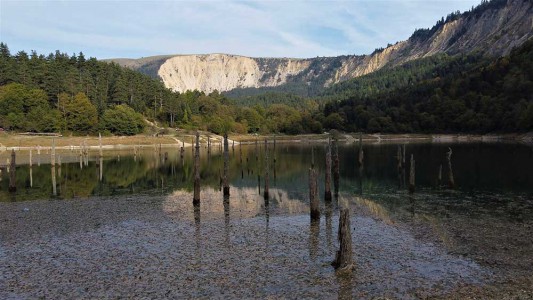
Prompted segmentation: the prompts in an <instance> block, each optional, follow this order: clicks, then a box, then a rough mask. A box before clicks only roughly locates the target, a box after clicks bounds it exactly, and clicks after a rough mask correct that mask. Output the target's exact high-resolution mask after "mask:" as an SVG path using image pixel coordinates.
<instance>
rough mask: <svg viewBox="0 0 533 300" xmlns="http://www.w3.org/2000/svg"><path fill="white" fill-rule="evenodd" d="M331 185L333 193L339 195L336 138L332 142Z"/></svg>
mask: <svg viewBox="0 0 533 300" xmlns="http://www.w3.org/2000/svg"><path fill="white" fill-rule="evenodd" d="M333 147H334V149H333V150H334V152H333V187H334V189H335V195H336V196H337V195H339V177H340V175H339V146H338V140H337V139H335V141H334V143H333Z"/></svg>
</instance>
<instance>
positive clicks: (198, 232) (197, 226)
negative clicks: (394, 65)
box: [193, 201, 202, 261]
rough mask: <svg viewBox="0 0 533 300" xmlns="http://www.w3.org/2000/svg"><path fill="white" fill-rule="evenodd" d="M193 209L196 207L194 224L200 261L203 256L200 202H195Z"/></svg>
mask: <svg viewBox="0 0 533 300" xmlns="http://www.w3.org/2000/svg"><path fill="white" fill-rule="evenodd" d="M193 209H194V225H195V231H194V238H195V239H196V251H197V253H196V258H197V259H198V260H199V261H200V257H201V254H202V253H201V250H202V232H201V231H202V230H201V222H200V202H199V201H198V202H196V203H193Z"/></svg>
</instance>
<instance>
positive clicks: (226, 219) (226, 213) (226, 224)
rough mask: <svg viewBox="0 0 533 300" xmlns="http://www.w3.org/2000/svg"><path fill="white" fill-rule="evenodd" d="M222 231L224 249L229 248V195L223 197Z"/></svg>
mask: <svg viewBox="0 0 533 300" xmlns="http://www.w3.org/2000/svg"><path fill="white" fill-rule="evenodd" d="M223 202H224V230H225V233H226V236H225V243H226V247H229V242H230V239H229V232H230V226H229V225H230V215H229V214H230V211H229V195H224V201H223Z"/></svg>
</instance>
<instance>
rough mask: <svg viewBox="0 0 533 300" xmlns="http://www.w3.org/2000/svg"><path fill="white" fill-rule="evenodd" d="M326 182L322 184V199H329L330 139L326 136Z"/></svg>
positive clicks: (327, 200) (328, 200)
mask: <svg viewBox="0 0 533 300" xmlns="http://www.w3.org/2000/svg"><path fill="white" fill-rule="evenodd" d="M325 173H326V179H325V180H326V182H325V186H324V200H325V201H326V202H330V201H331V141H330V139H329V138H328V145H327V147H326V170H325Z"/></svg>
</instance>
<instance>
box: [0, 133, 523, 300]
mask: <svg viewBox="0 0 533 300" xmlns="http://www.w3.org/2000/svg"><path fill="white" fill-rule="evenodd" d="M397 147H398V145H393V144H376V145H364V147H363V148H364V152H365V162H364V166H363V168H362V169H360V168H359V166H358V164H357V162H356V157H357V155H356V153H357V152H356V150H357V148H356V146H355V145H353V144H352V145H341V146H339V155H340V162H341V164H340V196H339V198H336V199H334V201H333V203H332V204H326V203H323V202H322V203H321V209H322V218H321V221H320V223H318V224H316V223H311V222H310V221H309V216H308V213H309V206H308V200H307V199H308V188H307V172H308V171H307V170H308V168H309V166H310V164H311V161H312V160H314V163H315V167H316V168H318V170H319V174H321V180H320V181H321V182H320V184H319V186H320V195H323V184H322V180H323V179H322V178H323V173H324V172H323V169H324V153H325V151H324V145H321V144H315V145H287V144H280V143H278V144H277V145H276V149H275V150H274V149H273V148H274V146H273V145H272V144H270V145H269V149H270V152H269V157H270V158H271V161H270V165H271V169H270V199H269V201H265V199H264V198H263V197H262V192H263V189H264V186H263V185H264V167H265V162H264V160H265V159H264V149H263V144H262V143H259V145H258V147H257V150H256V147H255V145H249V146H243V147H242V148H241V147H240V146H235V148H234V149H232V148H231V147H230V160H231V162H230V185H231V187H230V191H231V196H230V197H229V199H223V196H222V192H221V191H220V174H221V173H220V172H221V171H222V166H223V162H222V156H221V154H220V152H219V150H218V149H212V151H211V152H212V153H211V155H208V153H207V150H206V149H202V152H201V155H202V171H201V176H202V193H201V199H202V200H201V204H200V207H193V205H192V195H191V190H192V174H193V172H192V160H191V158H192V155H191V149H190V148H187V149H186V152H185V157H184V158H183V159H181V158H180V156H179V151H176V149H164V148H163V151H162V153H161V155H158V153H157V152H156V151H153V149H150V150H148V149H147V150H145V151H144V152H142V153H141V155H139V156H138V157H134V156H132V155H131V154H132V153H131V152H130V153H128V152H126V151H117V152H107V153H106V156H105V157H104V159H103V164H101V165H103V169H102V171H103V172H102V178H101V179H100V169H99V165H100V163H99V162H98V163H97V161H96V157H95V156H94V155H97V153H94V154H92V155H93V156H92V157H91V156H90V157H89V162H88V165H83V166H82V168H80V163H79V161H78V159H79V157H78V156H76V155H75V153H71V152H70V151H64V152H60V153H59V154H60V155H61V156H62V161H63V162H64V163H63V164H62V165H61V175H59V174H57V187H56V192H57V195H55V196H54V195H53V189H52V183H51V168H50V165H49V164H46V162H47V161H48V162H49V158H48V155H46V154H44V152H43V153H42V157H40V158H37V157H36V156H35V154H34V158H33V167H32V172H31V173H32V174H31V175H32V177H33V178H31V180H30V179H29V178H28V177H29V173H30V172H29V167H28V165H20V166H18V168H17V173H16V174H17V192H16V193H8V192H7V189H8V181H9V179H8V177H7V175H6V174H5V172H3V175H2V176H3V178H2V182H1V190H0V199H1V202H0V237H1V239H0V241H1V244H0V245H1V246H0V274H1V275H0V279H1V280H0V298H10V297H11V298H20V297H23V298H25V297H29V298H33V297H39V296H45V297H49V298H56V297H60V298H71V297H74V298H79V297H82V298H83V297H85V298H91V297H96V298H105V297H117V296H125V297H155V298H157V297H195V298H197V297H200V298H202V297H214V296H220V297H239V298H242V297H245V298H250V297H254V298H264V297H269V296H272V297H276V298H277V297H288V298H302V297H313V298H317V297H320V298H332V297H333V298H336V297H341V298H348V297H349V296H353V297H356V298H361V297H362V298H372V297H378V296H385V297H400V298H407V299H409V298H417V297H424V296H428V295H429V296H435V295H445V294H447V293H450V292H453V290H454V289H456V288H458V287H460V286H464V285H481V286H483V285H490V284H493V283H497V282H501V281H505V280H508V279H509V278H519V277H523V276H530V275H531V273H530V270H531V269H533V257H532V255H531V253H533V240H532V239H533V238H532V237H531V232H532V229H533V172H532V171H533V150H532V147H531V146H526V145H519V144H481V143H464V144H430V143H422V144H407V145H406V153H407V160H408V158H409V155H410V154H411V153H413V154H414V157H415V159H416V192H415V194H413V195H409V193H408V192H407V191H406V182H407V178H406V177H407V176H408V174H409V173H408V171H409V170H408V169H407V171H406V173H407V175H404V172H403V171H400V172H398V169H397V161H396V157H395V156H396V153H397ZM448 147H451V148H452V149H453V155H452V172H453V175H454V179H455V186H454V188H453V189H450V188H448V187H447V181H446V178H448V177H447V176H448V172H449V171H448V169H447V162H446V152H447V151H448ZM165 152H167V154H166V159H165ZM241 152H242V163H241ZM2 155H3V156H2V157H0V161H5V157H4V156H5V155H6V154H5V153H4V154H2ZM24 155H25V154H24V153H23V152H21V153H19V156H24ZM26 155H27V154H26ZM256 156H257V158H256ZM273 157H275V158H276V161H275V162H273V159H272V158H273ZM38 159H40V160H41V162H40V166H38V161H37V160H38ZM65 162H66V163H65ZM441 164H442V165H443V172H442V178H443V180H442V182H441V183H440V184H439V183H438V182H437V181H438V180H437V177H438V176H437V175H438V171H439V166H440V165H441ZM56 172H59V168H56ZM258 176H259V178H258ZM30 183H31V184H30ZM339 201H340V202H343V201H345V202H347V203H349V205H350V208H351V214H352V218H351V219H352V220H351V223H352V240H353V245H354V247H353V248H354V260H355V263H356V268H355V271H354V274H353V276H351V277H337V276H336V275H335V273H334V270H333V268H332V267H331V266H330V262H331V261H332V260H333V258H334V253H335V251H336V248H337V220H338V213H337V206H338V202H339ZM532 291H533V288H532Z"/></svg>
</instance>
